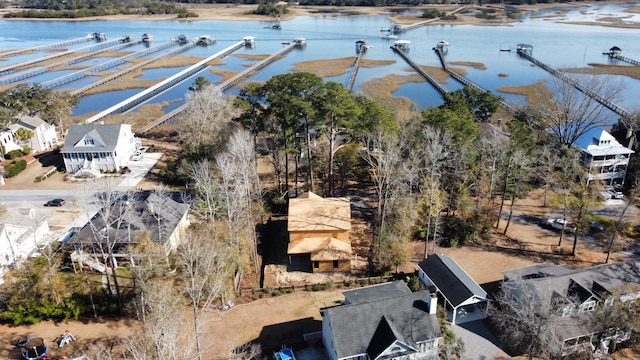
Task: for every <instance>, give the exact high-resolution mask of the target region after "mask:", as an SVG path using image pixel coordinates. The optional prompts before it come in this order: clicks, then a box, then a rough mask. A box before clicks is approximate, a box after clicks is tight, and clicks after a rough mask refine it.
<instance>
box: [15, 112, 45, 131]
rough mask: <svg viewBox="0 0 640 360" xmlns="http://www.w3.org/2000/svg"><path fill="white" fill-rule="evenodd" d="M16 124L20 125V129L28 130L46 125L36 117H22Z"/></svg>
mask: <svg viewBox="0 0 640 360" xmlns="http://www.w3.org/2000/svg"><path fill="white" fill-rule="evenodd" d="M18 124H19V125H21V126H22V127H25V128H28V129H29V130H35V129H37V128H38V127H39V126H42V125H45V124H48V123H47V122H46V121H44V120H42V119H41V118H40V117H37V116H28V115H23V116H20V117H19V118H18Z"/></svg>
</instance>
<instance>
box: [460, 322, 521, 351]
mask: <svg viewBox="0 0 640 360" xmlns="http://www.w3.org/2000/svg"><path fill="white" fill-rule="evenodd" d="M449 328H450V329H451V330H452V331H453V332H454V333H455V334H456V336H457V337H459V338H461V339H462V341H463V342H464V349H465V352H464V356H463V357H462V360H494V359H495V360H497V359H511V356H509V355H507V353H505V352H504V351H503V350H502V345H500V343H499V342H498V340H496V338H495V337H494V336H493V334H491V332H490V331H489V329H488V328H487V327H486V325H485V324H484V322H483V321H482V320H476V321H470V322H467V323H463V324H460V325H449Z"/></svg>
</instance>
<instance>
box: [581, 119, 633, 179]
mask: <svg viewBox="0 0 640 360" xmlns="http://www.w3.org/2000/svg"><path fill="white" fill-rule="evenodd" d="M576 146H578V147H580V152H581V155H580V162H581V163H582V164H583V165H585V166H587V167H588V168H589V178H588V181H593V180H601V181H603V182H605V183H606V185H615V184H623V183H624V179H625V176H626V175H627V165H629V157H630V156H631V154H633V153H634V151H633V150H631V149H629V148H627V147H625V146H623V145H622V144H620V143H619V142H618V141H617V140H616V139H615V138H614V137H613V136H612V135H611V134H609V133H608V132H607V131H605V130H602V129H592V130H590V131H588V132H587V133H585V134H584V135H582V136H581V137H580V138H578V140H577V141H576Z"/></svg>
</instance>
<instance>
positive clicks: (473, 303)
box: [418, 254, 490, 325]
mask: <svg viewBox="0 0 640 360" xmlns="http://www.w3.org/2000/svg"><path fill="white" fill-rule="evenodd" d="M418 267H419V270H418V277H419V278H420V280H421V281H422V283H423V285H424V286H425V287H426V288H427V289H428V290H429V291H430V292H432V293H436V294H437V295H438V298H439V299H438V300H442V301H443V302H444V306H445V308H446V309H447V318H448V320H449V321H451V323H452V324H454V325H456V324H461V323H465V322H469V321H474V320H479V319H484V318H485V317H487V315H486V311H485V310H486V304H487V302H488V301H490V299H489V296H488V295H487V292H486V291H484V290H483V289H482V288H481V287H480V285H478V283H477V282H475V280H473V279H472V278H471V276H469V274H467V273H466V272H465V271H464V270H463V269H462V268H461V267H460V265H458V263H456V262H455V260H453V259H452V258H450V257H448V256H444V255H441V254H433V255H431V256H429V257H428V258H426V259H424V260H422V261H421V262H420V263H419V264H418Z"/></svg>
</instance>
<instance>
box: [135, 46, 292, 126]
mask: <svg viewBox="0 0 640 360" xmlns="http://www.w3.org/2000/svg"><path fill="white" fill-rule="evenodd" d="M300 46H304V43H301V42H300V41H294V42H292V43H289V44H287V46H285V47H284V48H282V49H280V50H279V51H277V52H275V53H273V54H272V55H270V56H268V57H267V58H265V59H263V60H261V61H259V62H257V63H255V64H253V65H252V66H251V67H249V68H247V69H246V70H244V71H242V72H240V73H238V74H236V75H235V76H233V77H232V78H230V79H229V80H227V81H225V82H223V83H222V84H220V85H218V86H217V88H218V89H219V90H220V91H221V92H226V91H228V90H229V89H231V88H232V87H233V86H235V85H236V84H237V83H239V82H240V81H242V80H244V79H246V78H247V77H249V75H250V74H252V73H255V72H256V71H258V70H260V69H262V68H264V67H265V66H267V65H269V64H271V63H272V62H274V61H276V60H277V59H278V58H279V57H280V56H282V55H284V54H286V53H288V52H289V51H291V50H293V49H294V48H295V47H300ZM186 109H187V104H183V105H182V106H180V107H178V108H176V109H174V110H172V111H170V112H168V113H167V114H165V115H164V116H161V117H159V118H158V119H156V120H154V121H153V122H151V123H149V124H147V125H146V126H144V127H142V128H140V129H139V130H138V131H136V133H138V134H143V133H145V132H147V131H149V130H151V129H153V128H155V127H156V126H160V125H161V124H164V123H166V122H168V121H171V120H173V119H174V118H176V117H177V116H179V115H180V114H182V113H183V112H184V111H185V110H186Z"/></svg>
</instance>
